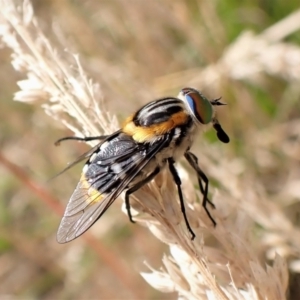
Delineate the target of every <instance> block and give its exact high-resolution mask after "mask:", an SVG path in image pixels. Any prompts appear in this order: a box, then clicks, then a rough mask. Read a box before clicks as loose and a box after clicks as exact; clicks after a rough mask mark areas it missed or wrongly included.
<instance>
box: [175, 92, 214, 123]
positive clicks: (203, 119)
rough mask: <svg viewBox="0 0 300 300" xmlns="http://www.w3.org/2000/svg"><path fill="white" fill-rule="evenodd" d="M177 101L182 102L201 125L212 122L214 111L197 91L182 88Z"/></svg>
mask: <svg viewBox="0 0 300 300" xmlns="http://www.w3.org/2000/svg"><path fill="white" fill-rule="evenodd" d="M178 98H179V99H181V100H183V101H184V102H185V103H186V104H187V106H188V108H189V110H190V111H191V112H192V114H193V115H194V116H195V117H196V118H197V120H198V121H199V122H200V123H202V124H208V123H210V122H212V120H213V116H214V110H213V107H212V104H211V103H210V101H209V100H208V99H207V98H205V97H204V96H203V95H202V94H201V93H200V92H199V91H197V90H195V89H192V88H184V89H182V90H181V91H180V93H179V96H178Z"/></svg>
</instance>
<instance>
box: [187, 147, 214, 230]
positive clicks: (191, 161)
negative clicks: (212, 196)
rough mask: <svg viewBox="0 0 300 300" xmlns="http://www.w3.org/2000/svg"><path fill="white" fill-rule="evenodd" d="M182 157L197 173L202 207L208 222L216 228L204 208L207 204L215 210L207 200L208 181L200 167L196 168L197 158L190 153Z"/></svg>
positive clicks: (212, 219)
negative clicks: (208, 219)
mask: <svg viewBox="0 0 300 300" xmlns="http://www.w3.org/2000/svg"><path fill="white" fill-rule="evenodd" d="M184 156H185V158H186V160H187V161H188V162H189V164H190V165H191V166H192V167H193V169H194V170H195V171H196V172H197V175H198V183H199V187H200V190H201V193H202V195H203V200H202V206H203V208H204V209H205V211H206V213H207V215H208V217H209V218H210V220H211V221H212V223H213V224H214V226H216V225H217V223H216V221H215V220H214V218H213V217H212V216H211V214H210V212H209V210H208V208H207V206H206V204H207V203H209V204H210V205H211V206H212V207H213V208H215V205H214V204H213V203H212V202H211V201H210V200H209V199H208V198H207V195H208V184H209V180H208V178H207V177H206V175H205V174H204V173H203V171H202V170H201V169H200V167H199V166H198V158H197V156H196V155H195V154H193V153H191V152H186V153H185V154H184ZM201 180H203V181H204V184H205V186H204V188H203V185H202V181H201Z"/></svg>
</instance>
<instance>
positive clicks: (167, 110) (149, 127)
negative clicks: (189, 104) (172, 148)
mask: <svg viewBox="0 0 300 300" xmlns="http://www.w3.org/2000/svg"><path fill="white" fill-rule="evenodd" d="M189 119H190V114H189V112H188V111H187V109H186V106H185V104H184V103H183V101H182V100H180V99H177V98H163V99H160V100H156V101H152V102H150V103H148V104H146V105H145V106H143V107H142V108H141V109H140V110H138V111H137V112H136V113H135V114H133V115H132V116H131V117H129V118H128V119H127V120H126V121H125V123H124V124H123V127H122V131H123V132H124V133H126V134H127V135H129V136H131V137H132V138H133V139H134V140H135V141H136V142H137V143H144V142H146V143H147V142H149V143H155V141H156V140H158V139H160V138H161V137H163V136H165V135H168V134H170V133H171V132H172V130H174V129H175V128H176V127H180V126H184V125H185V124H187V123H188V122H189Z"/></svg>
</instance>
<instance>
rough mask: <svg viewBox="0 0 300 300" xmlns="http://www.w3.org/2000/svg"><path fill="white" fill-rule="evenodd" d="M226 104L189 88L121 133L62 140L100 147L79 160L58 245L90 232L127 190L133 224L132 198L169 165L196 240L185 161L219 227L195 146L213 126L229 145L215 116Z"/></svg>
mask: <svg viewBox="0 0 300 300" xmlns="http://www.w3.org/2000/svg"><path fill="white" fill-rule="evenodd" d="M218 105H224V103H222V102H221V101H220V99H215V100H210V101H209V100H208V99H207V98H206V97H205V96H204V95H202V94H201V93H200V92H199V91H198V90H196V89H193V88H184V89H182V90H181V91H180V93H179V95H178V97H177V98H175V97H166V98H162V99H158V100H155V101H152V102H150V103H148V104H146V105H144V106H143V107H141V108H140V109H139V110H138V111H136V112H135V113H134V114H133V115H132V116H130V117H129V118H127V119H126V120H125V122H124V124H123V126H122V127H121V129H119V130H118V131H116V132H114V133H112V134H110V135H106V136H96V137H85V138H79V137H66V138H63V139H60V140H59V141H57V143H59V142H61V141H63V140H71V139H73V140H80V141H91V140H100V143H99V144H98V145H97V146H95V147H94V148H93V149H91V150H90V151H88V152H87V153H86V154H84V155H83V156H82V157H80V159H79V160H81V159H85V158H88V160H87V162H86V163H85V165H84V167H83V170H82V174H81V177H80V180H79V182H78V184H77V187H76V188H75V190H74V192H73V194H72V196H71V198H70V200H69V202H68V205H67V208H66V210H65V213H64V216H63V218H62V220H61V223H60V226H59V229H58V232H57V241H58V242H59V243H66V242H69V241H72V240H74V239H75V238H77V237H79V236H80V235H82V234H83V233H84V232H85V231H87V230H88V229H89V228H90V227H91V226H92V225H93V224H94V223H95V222H96V221H97V220H98V219H99V218H101V216H102V215H103V214H104V213H105V212H106V210H107V209H108V208H109V207H110V205H111V204H112V203H113V202H114V201H115V200H116V198H117V197H118V196H119V195H120V194H121V193H122V192H123V191H126V193H125V206H126V210H127V214H128V217H129V220H130V221H131V222H132V223H134V220H133V218H132V215H131V210H130V201H129V198H130V195H131V194H132V193H134V192H135V191H137V190H138V189H140V188H141V187H143V186H144V185H145V184H147V183H148V182H150V181H151V180H152V179H153V178H154V177H155V176H156V175H157V174H158V173H159V172H160V171H161V170H162V169H163V168H165V167H168V168H169V171H170V172H171V174H172V176H173V179H174V182H175V184H176V186H177V190H178V196H179V201H180V206H181V211H182V214H183V217H184V220H185V224H186V226H187V229H188V231H189V232H190V234H191V239H192V240H193V239H194V238H195V233H194V232H193V230H192V228H191V226H190V224H189V221H188V218H187V215H186V213H185V206H184V200H183V194H182V190H181V180H180V177H179V175H178V172H177V170H176V167H175V162H176V161H177V160H178V159H179V158H180V157H182V156H184V157H185V158H186V160H187V161H188V162H189V164H190V165H191V166H192V168H193V169H194V170H195V172H196V174H197V177H198V184H199V188H200V191H201V193H202V195H203V200H202V206H203V208H204V209H205V211H206V213H207V215H208V217H209V218H210V220H211V221H212V223H213V225H214V226H216V222H215V220H214V219H213V217H212V215H211V214H210V211H209V210H208V207H207V203H209V204H210V205H211V206H212V207H215V206H214V204H213V203H212V202H211V201H210V200H209V199H208V185H209V180H208V178H207V177H206V175H205V174H204V172H203V171H202V170H201V168H200V167H199V165H198V158H197V157H196V156H195V155H194V154H193V153H192V152H190V148H191V146H192V144H193V142H194V139H195V137H196V136H197V134H198V132H199V129H200V128H201V127H202V126H204V125H207V124H210V123H212V126H213V128H214V129H215V130H216V132H217V137H218V139H219V140H220V141H221V142H223V143H228V142H229V137H228V136H227V134H226V133H225V132H224V130H223V129H222V127H221V125H220V124H219V122H218V120H217V118H216V112H215V106H218Z"/></svg>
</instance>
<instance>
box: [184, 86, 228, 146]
mask: <svg viewBox="0 0 300 300" xmlns="http://www.w3.org/2000/svg"><path fill="white" fill-rule="evenodd" d="M178 98H179V99H181V100H182V101H183V102H184V103H185V105H186V107H187V109H188V111H189V112H190V114H191V116H192V117H193V118H194V120H196V122H197V123H198V124H203V125H206V124H210V123H212V125H213V127H214V129H215V130H216V132H217V137H218V139H219V140H220V141H221V142H223V143H228V142H229V137H228V135H227V134H226V133H225V131H224V130H223V128H222V127H221V125H220V123H219V122H218V120H217V118H216V111H215V108H214V106H219V105H225V103H222V102H221V101H220V98H219V99H214V100H208V99H207V98H206V97H205V96H204V95H203V94H201V93H200V92H199V91H198V90H196V89H193V88H189V87H186V88H183V89H182V90H181V91H180V93H179V95H178Z"/></svg>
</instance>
